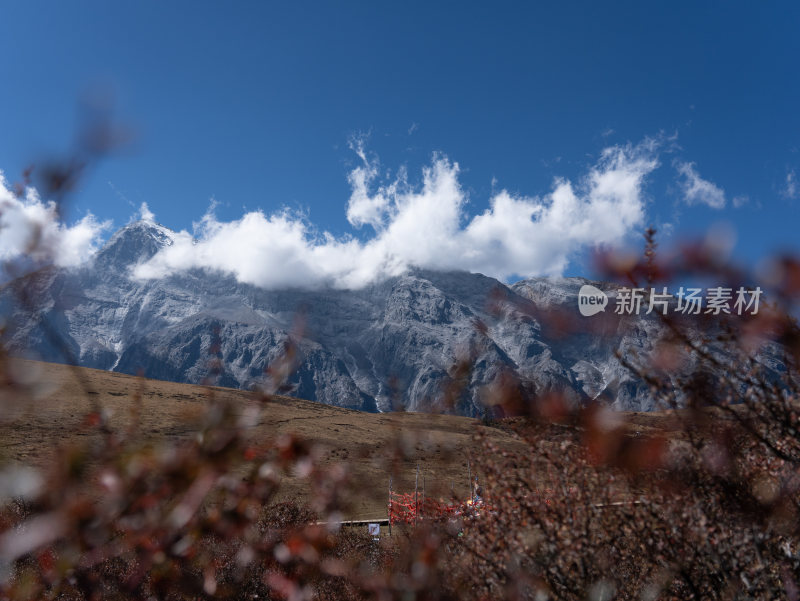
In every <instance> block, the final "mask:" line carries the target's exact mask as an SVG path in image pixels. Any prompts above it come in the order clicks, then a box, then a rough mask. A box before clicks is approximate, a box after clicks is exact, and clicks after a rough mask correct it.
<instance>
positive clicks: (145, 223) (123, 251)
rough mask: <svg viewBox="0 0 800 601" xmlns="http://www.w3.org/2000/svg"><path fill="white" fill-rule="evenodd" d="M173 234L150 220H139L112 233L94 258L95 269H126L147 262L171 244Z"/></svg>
mask: <svg viewBox="0 0 800 601" xmlns="http://www.w3.org/2000/svg"><path fill="white" fill-rule="evenodd" d="M174 234H175V233H174V232H173V231H172V230H170V229H169V228H166V227H164V226H163V225H161V224H158V223H155V222H154V221H152V220H145V219H140V220H138V221H134V222H132V223H129V224H128V225H126V226H125V227H123V228H122V229H120V230H118V231H117V232H116V233H114V235H113V236H111V238H110V239H109V240H108V242H106V244H105V246H103V248H102V249H100V252H98V253H97V256H96V257H95V266H96V267H114V268H117V269H119V268H122V269H126V268H128V267H131V266H133V265H136V264H138V263H142V262H143V261H147V260H148V259H150V258H151V257H152V256H153V255H155V254H156V253H157V252H158V251H160V250H161V249H162V248H165V247H167V246H170V245H171V244H172V243H173V236H174Z"/></svg>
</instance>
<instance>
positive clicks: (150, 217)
mask: <svg viewBox="0 0 800 601" xmlns="http://www.w3.org/2000/svg"><path fill="white" fill-rule="evenodd" d="M139 219H141V220H142V221H146V222H147V223H155V222H156V216H155V215H154V214H153V211H151V210H150V207H148V206H147V203H146V202H143V203H142V204H141V205H140V206H139Z"/></svg>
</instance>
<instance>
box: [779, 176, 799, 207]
mask: <svg viewBox="0 0 800 601" xmlns="http://www.w3.org/2000/svg"><path fill="white" fill-rule="evenodd" d="M783 195H784V196H785V197H786V198H789V199H791V200H793V199H795V198H800V186H798V184H797V173H796V172H795V170H794V169H789V170H788V171H787V172H786V183H785V185H784V187H783Z"/></svg>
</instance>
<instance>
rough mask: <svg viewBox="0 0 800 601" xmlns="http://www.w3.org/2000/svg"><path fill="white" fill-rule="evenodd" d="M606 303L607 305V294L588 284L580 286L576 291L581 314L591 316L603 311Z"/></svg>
mask: <svg viewBox="0 0 800 601" xmlns="http://www.w3.org/2000/svg"><path fill="white" fill-rule="evenodd" d="M606 305H608V296H606V293H605V292H603V291H602V290H600V289H599V288H596V287H594V286H590V285H589V284H584V285H583V286H581V289H580V290H579V291H578V310H579V311H580V312H581V315H583V316H584V317H591V316H592V315H594V314H596V313H600V311H605V310H606Z"/></svg>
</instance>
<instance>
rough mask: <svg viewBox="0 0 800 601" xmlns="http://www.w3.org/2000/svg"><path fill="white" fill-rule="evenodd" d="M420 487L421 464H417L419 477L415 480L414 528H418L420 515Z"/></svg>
mask: <svg viewBox="0 0 800 601" xmlns="http://www.w3.org/2000/svg"><path fill="white" fill-rule="evenodd" d="M418 485H419V463H418V464H417V475H416V476H415V478H414V527H416V526H417V514H418V513H419V501H418V500H417V490H418Z"/></svg>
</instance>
